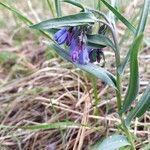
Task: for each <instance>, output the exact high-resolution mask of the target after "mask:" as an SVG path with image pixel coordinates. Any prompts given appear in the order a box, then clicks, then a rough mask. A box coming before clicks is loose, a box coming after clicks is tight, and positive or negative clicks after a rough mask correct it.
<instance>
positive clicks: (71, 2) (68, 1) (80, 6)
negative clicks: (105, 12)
mask: <svg viewBox="0 0 150 150" xmlns="http://www.w3.org/2000/svg"><path fill="white" fill-rule="evenodd" d="M63 2H66V3H70V4H72V5H74V6H77V7H79V8H81V9H83V10H84V9H85V8H84V6H83V5H81V4H80V3H79V2H77V1H75V0H63Z"/></svg>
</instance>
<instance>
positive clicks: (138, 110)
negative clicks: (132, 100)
mask: <svg viewBox="0 0 150 150" xmlns="http://www.w3.org/2000/svg"><path fill="white" fill-rule="evenodd" d="M149 107H150V83H149V85H148V87H147V89H146V90H145V92H144V93H143V95H142V97H141V99H140V100H139V102H138V104H137V105H136V106H135V108H134V109H133V110H132V111H131V112H130V113H129V115H128V116H127V118H126V120H125V123H126V125H127V126H129V125H130V123H131V121H132V119H133V118H134V117H141V116H142V115H143V114H144V113H145V112H146V111H147V110H148V108H149Z"/></svg>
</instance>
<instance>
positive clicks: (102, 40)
mask: <svg viewBox="0 0 150 150" xmlns="http://www.w3.org/2000/svg"><path fill="white" fill-rule="evenodd" d="M87 42H88V43H87V44H88V46H89V47H93V48H101V47H106V46H109V47H111V48H112V49H113V50H114V51H115V46H114V44H113V42H112V41H111V40H110V39H109V38H108V37H106V36H105V35H102V34H95V35H87Z"/></svg>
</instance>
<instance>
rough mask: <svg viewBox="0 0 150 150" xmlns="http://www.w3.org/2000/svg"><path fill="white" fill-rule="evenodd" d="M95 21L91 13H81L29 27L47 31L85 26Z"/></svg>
mask: <svg viewBox="0 0 150 150" xmlns="http://www.w3.org/2000/svg"><path fill="white" fill-rule="evenodd" d="M95 21H97V19H96V17H95V16H94V15H93V14H92V13H85V12H81V13H78V14H75V15H69V16H63V17H60V18H53V19H49V20H46V21H43V22H41V23H38V24H35V25H33V26H31V28H34V29H41V30H48V29H51V28H58V27H63V26H77V25H85V24H89V23H94V22H95Z"/></svg>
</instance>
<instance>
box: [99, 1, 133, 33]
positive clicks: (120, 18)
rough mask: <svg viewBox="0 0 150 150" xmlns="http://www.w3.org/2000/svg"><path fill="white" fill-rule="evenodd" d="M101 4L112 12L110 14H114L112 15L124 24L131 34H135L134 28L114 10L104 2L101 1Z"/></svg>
mask: <svg viewBox="0 0 150 150" xmlns="http://www.w3.org/2000/svg"><path fill="white" fill-rule="evenodd" d="M101 2H103V3H104V4H105V6H106V7H108V9H109V10H110V11H112V13H114V15H115V16H116V17H117V18H118V19H119V20H120V21H121V22H122V23H123V24H124V25H126V27H127V28H128V29H129V30H130V31H132V32H133V33H135V32H136V29H135V27H134V26H133V25H132V24H131V23H130V22H129V21H128V20H127V19H126V18H124V17H123V16H122V15H121V14H120V13H119V12H118V11H117V10H116V9H115V8H113V7H112V6H111V5H110V4H109V3H107V2H106V1H105V0H101Z"/></svg>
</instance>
